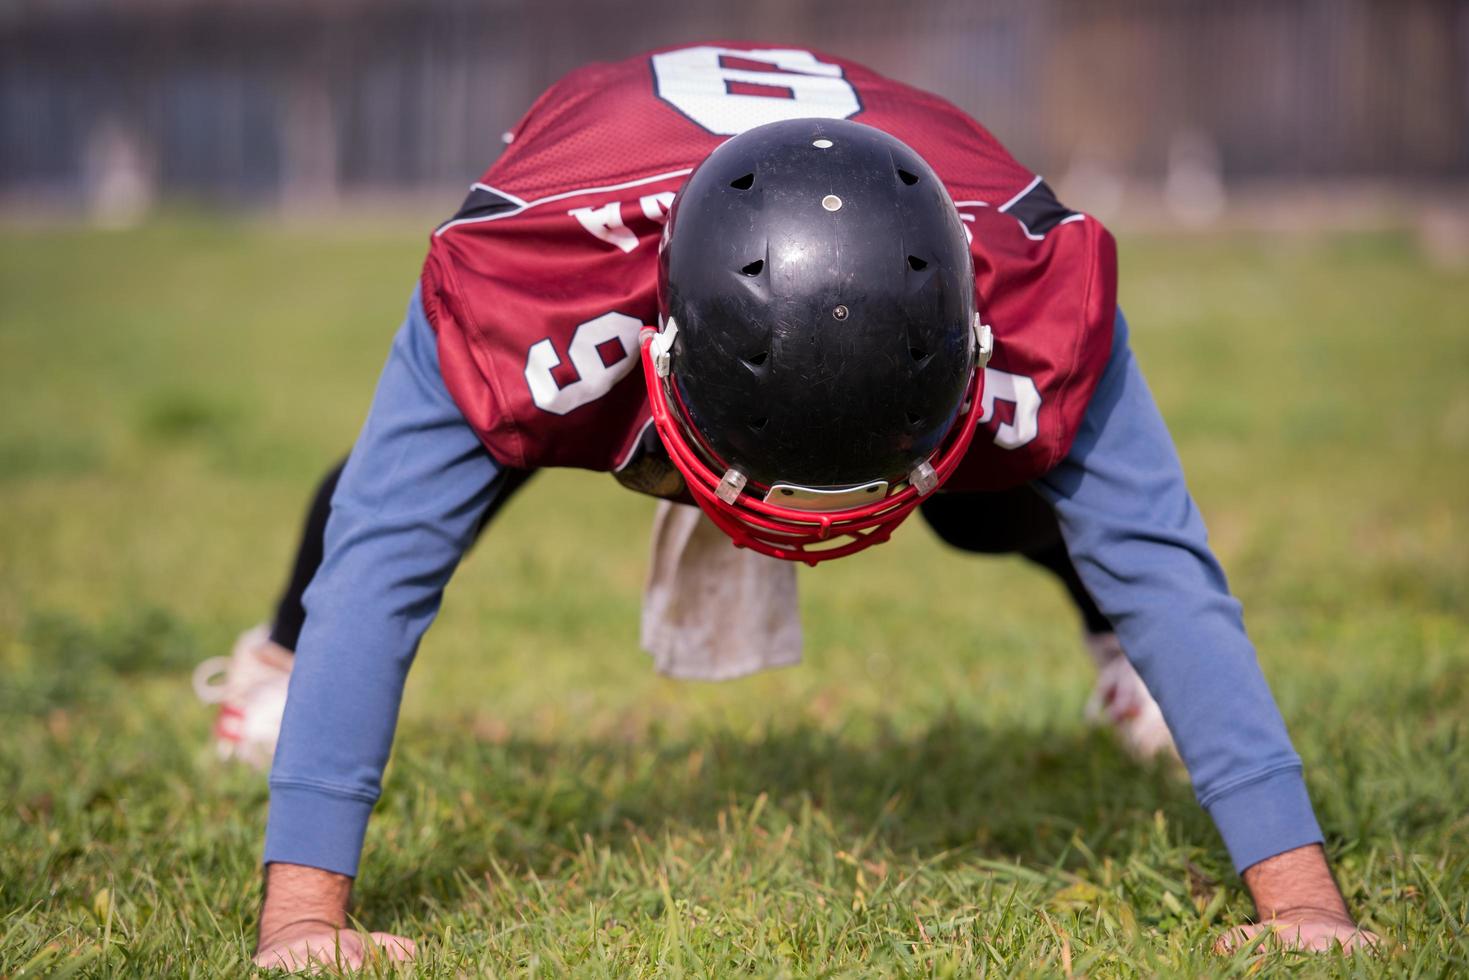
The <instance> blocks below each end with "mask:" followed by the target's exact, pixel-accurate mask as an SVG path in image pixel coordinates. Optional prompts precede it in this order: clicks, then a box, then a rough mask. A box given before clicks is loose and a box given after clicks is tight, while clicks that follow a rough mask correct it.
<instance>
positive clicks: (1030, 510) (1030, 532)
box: [920, 486, 1112, 633]
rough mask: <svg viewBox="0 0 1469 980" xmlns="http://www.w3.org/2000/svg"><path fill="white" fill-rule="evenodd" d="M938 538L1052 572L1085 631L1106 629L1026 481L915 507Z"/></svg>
mask: <svg viewBox="0 0 1469 980" xmlns="http://www.w3.org/2000/svg"><path fill="white" fill-rule="evenodd" d="M920 510H921V511H922V513H923V517H924V520H926V521H927V522H928V525H929V527H931V528H933V530H934V533H935V534H937V535H938V536H939V538H940V540H942V541H944V542H945V543H946V544H949V545H951V546H953V547H955V548H958V549H960V550H961V551H968V552H972V553H977V554H986V555H1006V554H1018V555H1023V556H1024V557H1025V558H1026V559H1028V560H1029V561H1031V562H1033V563H1035V564H1037V565H1039V566H1041V567H1042V568H1044V569H1046V570H1047V571H1049V572H1050V573H1051V574H1052V575H1054V576H1056V578H1058V579H1059V580H1060V581H1061V584H1062V586H1064V587H1065V589H1066V593H1067V595H1069V596H1070V597H1071V601H1072V604H1073V605H1075V606H1076V611H1077V613H1078V614H1079V615H1080V616H1081V620H1082V623H1083V624H1084V626H1085V627H1086V631H1087V632H1088V633H1110V632H1111V631H1112V625H1111V623H1109V622H1108V621H1107V617H1105V616H1103V615H1102V611H1101V610H1100V609H1098V608H1097V604H1096V602H1095V600H1093V599H1092V597H1091V593H1089V592H1088V591H1087V590H1086V586H1084V585H1082V584H1081V577H1080V576H1079V575H1077V573H1076V567H1075V566H1074V565H1073V564H1072V563H1071V556H1070V555H1069V554H1068V553H1067V551H1066V544H1065V542H1064V541H1062V539H1061V526H1060V524H1059V523H1058V522H1057V520H1056V513H1055V511H1054V510H1053V509H1052V508H1051V505H1050V504H1049V503H1047V502H1046V501H1045V499H1044V498H1042V497H1041V496H1040V494H1038V493H1036V492H1035V490H1033V489H1031V488H1030V487H1029V486H1021V487H1015V488H1014V489H1012V490H1001V491H996V492H992V493H938V494H934V495H933V496H932V497H930V498H929V499H927V500H925V501H924V502H923V504H922V506H921V507H920Z"/></svg>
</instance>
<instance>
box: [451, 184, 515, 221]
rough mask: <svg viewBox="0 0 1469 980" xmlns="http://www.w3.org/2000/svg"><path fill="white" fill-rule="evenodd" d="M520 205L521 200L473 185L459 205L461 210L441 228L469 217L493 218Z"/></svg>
mask: <svg viewBox="0 0 1469 980" xmlns="http://www.w3.org/2000/svg"><path fill="white" fill-rule="evenodd" d="M520 207H523V204H522V203H521V202H520V201H514V200H511V199H510V198H508V197H505V196H504V195H503V194H498V193H496V192H495V191H492V190H490V189H489V188H488V187H484V186H477V187H471V188H470V189H469V196H468V197H466V198H465V199H464V203H463V204H461V205H459V210H458V211H457V212H455V214H454V217H452V218H450V219H449V220H448V221H445V222H444V224H443V225H439V228H440V229H442V228H443V227H444V225H447V224H452V223H453V222H455V221H464V220H465V219H468V218H492V217H494V216H495V215H497V214H504V213H505V212H507V211H514V210H516V209H518V208H520Z"/></svg>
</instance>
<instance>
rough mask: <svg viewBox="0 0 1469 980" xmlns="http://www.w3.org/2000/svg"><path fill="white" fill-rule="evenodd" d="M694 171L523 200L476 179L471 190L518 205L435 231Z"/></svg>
mask: <svg viewBox="0 0 1469 980" xmlns="http://www.w3.org/2000/svg"><path fill="white" fill-rule="evenodd" d="M693 172H694V168H693V167H685V168H684V169H683V170H670V171H668V173H665V174H654V175H653V176H651V177H639V178H638V179H637V180H628V181H623V182H622V183H621V184H609V185H607V186H606V187H582V188H578V189H577V190H574V191H563V192H562V193H560V194H550V195H548V196H546V197H538V198H536V199H535V200H534V201H523V200H521V199H520V198H518V197H516V196H515V195H514V194H507V193H505V192H504V191H502V190H499V189H498V188H495V187H491V186H490V185H488V184H482V183H479V182H478V181H476V182H475V183H473V184H471V185H470V189H471V190H482V191H488V192H489V193H491V194H498V195H500V196H501V197H503V198H505V199H506V200H507V201H510V202H511V203H513V204H515V205H516V207H515V208H514V209H513V210H510V211H501V212H500V213H499V214H488V215H485V216H484V217H481V218H455V219H454V220H452V221H446V222H444V224H443V226H442V227H441V228H439V230H438V231H435V232H434V237H435V238H437V237H438V236H440V235H442V234H443V233H444V232H446V231H448V230H449V229H450V228H453V227H455V226H457V225H473V224H479V223H480V222H483V221H499V220H500V219H501V218H509V217H512V216H514V215H517V214H522V213H524V212H526V211H529V210H530V209H531V208H538V207H540V206H541V205H542V204H551V203H553V202H555V201H564V200H566V199H567V198H571V197H580V196H582V195H583V194H608V193H611V192H612V191H622V190H627V189H628V188H629V187H641V186H642V185H643V184H656V183H657V182H658V181H660V180H668V179H669V178H670V177H687V176H688V175H689V174H691V173H693Z"/></svg>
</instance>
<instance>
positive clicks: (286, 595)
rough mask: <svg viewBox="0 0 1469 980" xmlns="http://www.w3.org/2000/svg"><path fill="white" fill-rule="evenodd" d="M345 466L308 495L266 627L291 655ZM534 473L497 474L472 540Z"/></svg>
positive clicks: (333, 470) (329, 474) (341, 464)
mask: <svg viewBox="0 0 1469 980" xmlns="http://www.w3.org/2000/svg"><path fill="white" fill-rule="evenodd" d="M346 465H347V457H345V456H344V457H343V458H342V460H341V462H339V463H337V465H336V466H334V467H332V468H331V469H330V470H329V471H328V472H327V474H326V476H324V477H323V478H322V480H321V483H319V484H318V485H317V487H316V493H315V494H313V495H312V498H311V506H310V508H309V509H308V510H307V511H306V522H305V525H304V526H303V527H302V528H301V541H300V543H299V544H298V545H297V546H296V559H295V561H294V562H293V564H292V567H291V574H290V577H289V578H288V579H287V580H286V587H285V590H284V591H283V592H282V593H281V596H280V599H279V600H278V601H277V602H276V607H275V617H274V618H273V619H272V620H271V623H270V639H271V642H273V643H275V644H276V645H277V646H279V647H281V648H283V649H286V650H292V651H294V650H295V649H296V643H297V641H298V640H299V639H300V637H301V627H302V626H304V625H305V624H306V607H305V606H304V605H303V604H302V601H301V597H302V596H304V595H305V594H306V587H307V586H309V585H310V584H311V579H312V578H313V577H314V576H315V575H316V570H317V568H319V567H320V566H321V556H322V550H323V541H324V539H325V537H326V520H327V518H328V517H329V516H331V511H332V494H334V493H336V490H337V481H338V480H339V479H341V476H342V469H343V468H344V467H345V466H346ZM534 472H535V471H534V470H512V469H505V470H503V471H502V472H501V476H500V479H502V480H503V481H504V486H503V488H502V489H501V491H500V493H499V494H498V495H496V496H495V498H494V499H493V500H492V501H491V502H490V505H489V507H488V508H487V509H486V510H485V516H484V519H483V520H481V521H480V523H479V527H478V529H477V530H476V531H475V539H476V540H478V539H479V536H480V535H481V534H483V533H484V530H485V528H486V527H487V526H488V525H489V523H490V521H491V520H492V519H493V518H494V516H495V514H496V513H498V512H499V510H500V508H502V507H504V506H505V503H506V502H507V501H508V500H509V499H510V498H511V497H512V496H514V495H515V491H516V490H519V489H520V488H521V487H522V486H523V485H524V484H525V482H526V481H527V480H529V479H530V478H531V474H532V473H534Z"/></svg>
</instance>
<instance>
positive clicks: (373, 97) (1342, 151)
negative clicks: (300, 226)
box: [0, 0, 1469, 251]
mask: <svg viewBox="0 0 1469 980" xmlns="http://www.w3.org/2000/svg"><path fill="white" fill-rule="evenodd" d="M714 38H722V39H747V40H752V41H759V42H762V43H769V44H772V45H794V46H807V47H811V48H814V49H816V50H824V51H829V52H832V53H836V54H840V55H843V56H846V57H849V58H852V59H855V60H858V61H861V62H865V63H867V64H868V65H870V66H871V67H873V68H876V69H877V70H879V71H881V72H884V73H887V74H889V75H892V76H894V77H896V78H899V79H902V80H905V81H908V82H911V83H913V84H915V85H918V86H920V87H922V88H927V89H930V90H932V91H934V92H937V93H939V94H941V95H943V96H945V97H947V98H949V99H951V100H952V101H954V102H956V103H957V104H958V105H959V106H961V107H962V108H964V109H965V110H967V111H968V112H970V113H971V114H972V115H974V116H975V117H976V118H977V119H979V120H980V121H981V122H983V123H984V124H985V125H986V126H988V127H989V128H990V129H991V130H992V131H994V132H995V133H996V134H997V135H998V136H999V137H1000V139H1001V141H1002V142H1004V143H1005V144H1006V145H1007V146H1008V147H1009V148H1010V149H1011V150H1012V152H1014V153H1015V154H1016V155H1017V156H1018V157H1019V158H1020V159H1021V160H1022V161H1023V162H1025V163H1027V164H1028V165H1029V166H1031V167H1032V168H1033V169H1035V170H1037V171H1038V172H1040V173H1042V174H1045V175H1046V176H1047V177H1048V178H1049V179H1050V180H1051V181H1052V182H1053V183H1055V184H1057V185H1058V186H1059V187H1060V188H1061V189H1062V190H1063V191H1064V192H1065V196H1066V198H1067V199H1068V200H1069V202H1070V203H1071V204H1072V205H1073V206H1075V207H1078V208H1081V209H1084V210H1087V211H1090V212H1092V213H1094V214H1096V215H1098V216H1099V217H1102V218H1103V219H1110V220H1113V221H1117V220H1123V221H1124V222H1125V221H1130V220H1133V221H1137V222H1142V223H1147V224H1150V225H1152V224H1156V223H1159V222H1163V223H1167V224H1179V225H1183V226H1185V227H1200V226H1204V227H1207V226H1209V225H1211V224H1213V223H1215V222H1217V221H1220V220H1225V219H1228V218H1230V217H1234V218H1236V219H1237V220H1250V221H1252V222H1254V223H1261V222H1276V223H1278V224H1281V225H1289V224H1291V223H1292V222H1295V221H1299V220H1302V218H1303V216H1304V219H1305V220H1309V221H1312V222H1315V223H1317V224H1319V223H1322V222H1328V223H1331V224H1336V225H1340V224H1352V223H1357V224H1360V223H1363V222H1372V221H1379V222H1380V221H1382V220H1384V219H1391V220H1394V221H1408V222H1411V223H1415V224H1418V225H1421V228H1420V230H1421V232H1422V233H1423V234H1424V235H1425V236H1426V237H1427V238H1429V239H1431V240H1433V242H1434V244H1436V245H1438V246H1441V247H1442V248H1444V249H1447V250H1450V251H1454V250H1456V249H1458V248H1459V247H1469V242H1461V241H1459V238H1460V237H1461V236H1462V235H1463V232H1462V229H1460V230H1456V225H1455V222H1454V221H1453V220H1452V218H1453V216H1454V215H1456V214H1461V213H1462V211H1463V210H1464V208H1465V206H1466V190H1465V186H1466V179H1469V3H1466V2H1464V0H1231V2H1224V3H1221V2H1211V0H989V2H968V0H930V2H923V0H918V2H912V3H904V4H893V3H887V2H880V0H814V2H804V3H788V2H784V0H748V2H744V3H740V4H719V5H715V4H697V3H685V2H683V0H651V2H645V3H639V4H636V5H628V4H613V3H607V2H601V0H544V2H540V3H537V4H535V5H533V6H532V5H529V4H524V3H515V2H509V0H487V2H470V0H413V2H408V0H366V2H360V0H352V2H348V0H197V2H196V0H5V2H3V3H0V201H3V205H4V207H5V208H6V210H7V211H9V212H10V213H11V214H17V213H27V212H28V213H30V214H33V215H47V214H53V215H55V214H61V215H86V216H88V217H90V218H92V219H94V220H96V221H99V222H102V223H107V224H125V223H128V222H131V221H136V220H139V219H140V218H141V217H142V216H143V215H145V214H146V213H147V212H148V210H149V209H150V208H152V207H154V206H155V205H156V204H158V203H159V202H167V201H170V200H178V199H187V200H189V201H195V202H199V201H203V202H209V203H211V204H228V205H246V206H250V207H257V208H261V207H263V208H279V209H284V210H287V211H297V210H300V209H314V210H318V211H319V210H321V209H329V208H334V207H352V208H358V207H362V206H364V204H367V203H373V204H377V205H404V204H406V205H408V206H417V202H433V203H434V205H435V206H436V207H437V210H432V209H431V210H430V211H429V212H428V214H426V216H425V217H426V218H427V217H428V216H429V215H431V216H433V217H437V216H438V215H439V214H442V213H444V209H445V208H446V207H449V206H451V205H453V204H454V203H457V200H458V196H459V194H460V191H461V189H462V188H463V187H464V186H465V184H466V183H467V182H468V181H470V180H472V179H473V178H474V177H476V176H478V175H479V174H480V173H481V172H482V171H483V169H484V168H485V167H486V166H487V165H488V163H489V162H490V161H491V160H492V159H493V158H494V156H495V154H496V153H497V152H498V151H499V149H500V147H501V142H500V134H501V133H502V132H504V131H505V130H506V129H508V128H509V127H510V126H511V125H512V124H513V123H514V121H515V120H516V119H517V118H518V117H519V115H520V114H521V113H522V112H523V111H524V110H525V109H526V108H527V107H528V106H529V105H530V103H531V101H532V100H533V99H534V98H535V96H536V95H537V94H538V93H539V92H540V91H541V90H542V89H543V88H545V87H546V86H547V85H548V84H549V83H550V82H551V81H553V80H554V79H555V78H557V77H558V76H559V75H561V74H562V73H564V72H566V71H568V70H570V69H572V68H574V67H577V66H578V65H581V64H583V63H585V62H587V61H591V60H598V59H617V58H621V57H625V56H628V55H631V54H634V53H637V52H640V51H643V50H645V49H648V48H651V47H656V46H661V45H668V44H676V43H681V42H685V41H690V40H694V39H714ZM1439 239H1443V241H1439Z"/></svg>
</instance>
